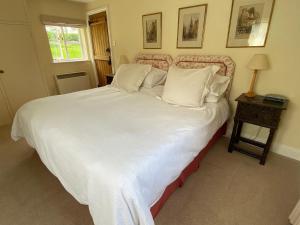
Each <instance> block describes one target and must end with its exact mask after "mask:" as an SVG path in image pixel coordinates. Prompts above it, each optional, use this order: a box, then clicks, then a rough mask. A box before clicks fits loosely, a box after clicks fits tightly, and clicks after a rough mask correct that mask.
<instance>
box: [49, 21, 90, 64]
mask: <svg viewBox="0 0 300 225" xmlns="http://www.w3.org/2000/svg"><path fill="white" fill-rule="evenodd" d="M47 26H49V27H59V29H60V30H59V32H60V34H62V36H63V42H64V49H65V51H66V58H62V59H55V58H54V57H53V54H52V51H51V43H50V40H49V38H48V31H47ZM44 27H45V31H46V34H47V40H48V44H49V50H50V54H51V57H52V63H69V62H82V61H88V60H89V59H88V53H87V45H86V40H85V35H84V33H85V30H84V28H83V27H74V26H62V25H56V24H45V25H44ZM69 27H70V28H76V29H78V31H79V32H78V33H79V43H80V48H81V52H82V57H81V58H76V59H70V57H69V51H68V48H67V42H66V39H65V31H64V28H69ZM58 41H59V40H58ZM59 45H60V48H61V49H63V46H62V45H61V43H59ZM61 53H62V52H61ZM62 54H63V53H62Z"/></svg>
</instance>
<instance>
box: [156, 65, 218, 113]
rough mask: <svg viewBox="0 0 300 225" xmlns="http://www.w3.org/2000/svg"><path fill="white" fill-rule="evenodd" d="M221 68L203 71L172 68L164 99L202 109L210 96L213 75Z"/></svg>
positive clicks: (214, 67)
mask: <svg viewBox="0 0 300 225" xmlns="http://www.w3.org/2000/svg"><path fill="white" fill-rule="evenodd" d="M219 68H220V67H219V66H215V65H213V66H208V67H205V68H203V69H180V68H176V67H171V68H170V69H169V72H168V75H167V81H166V84H165V88H164V92H163V95H162V99H163V100H164V101H166V102H168V103H171V104H176V105H182V106H190V107H200V106H202V105H203V102H204V99H205V97H206V95H207V94H208V92H209V90H208V88H209V86H210V84H211V80H212V77H213V75H214V74H215V73H216V72H217V71H218V70H219Z"/></svg>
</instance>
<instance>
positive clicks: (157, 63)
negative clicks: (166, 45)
mask: <svg viewBox="0 0 300 225" xmlns="http://www.w3.org/2000/svg"><path fill="white" fill-rule="evenodd" d="M135 62H136V63H139V64H150V65H152V66H153V67H155V68H158V69H161V70H165V71H168V70H169V67H170V66H171V65H172V63H173V59H172V57H171V56H170V55H167V54H146V53H140V54H138V55H137V56H136V58H135Z"/></svg>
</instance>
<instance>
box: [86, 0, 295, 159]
mask: <svg viewBox="0 0 300 225" xmlns="http://www.w3.org/2000/svg"><path fill="white" fill-rule="evenodd" d="M203 3H208V12H207V20H206V29H205V35H204V43H203V49H200V50H199V49H192V50H184V49H176V37H177V14H178V8H179V7H184V6H190V5H195V4H203ZM102 6H108V7H109V13H110V22H111V23H110V25H111V32H112V39H113V41H115V43H116V46H115V47H114V49H113V50H114V53H115V55H114V59H115V61H116V62H117V61H118V58H119V55H121V54H125V55H127V56H128V57H129V58H131V59H133V57H134V55H135V54H136V53H137V52H140V51H144V52H160V53H169V54H171V55H173V56H176V55H178V54H223V55H229V56H231V57H232V59H233V60H234V61H235V63H236V72H235V77H234V81H233V87H232V91H231V97H230V99H231V103H232V105H233V106H234V108H235V105H236V104H235V103H234V99H235V98H236V97H238V96H239V94H240V93H242V92H245V91H247V89H248V86H249V84H250V79H251V71H250V70H248V69H247V68H246V64H247V62H248V61H249V59H250V58H251V56H252V55H253V54H256V53H265V54H268V56H269V58H270V62H271V69H270V70H268V71H263V72H262V73H261V74H259V78H258V83H257V85H256V91H257V93H259V94H262V95H263V94H266V93H278V94H282V95H285V96H287V97H288V98H289V99H290V104H289V107H288V110H287V111H286V112H285V113H284V115H283V117H282V121H281V124H280V128H279V130H278V132H277V135H276V137H275V142H276V143H275V144H274V145H273V150H275V151H278V152H280V153H283V154H286V155H288V154H290V155H291V154H296V156H295V157H294V158H297V157H299V156H300V154H299V153H300V139H299V134H298V132H300V117H299V115H300V88H299V83H300V76H299V75H300V74H299V69H295V68H296V67H297V65H298V64H299V63H300V61H299V56H298V54H299V50H300V43H299V40H300V29H299V28H300V19H299V8H300V1H299V0H276V3H275V8H274V11H273V18H272V22H271V27H270V32H269V37H268V41H267V45H266V47H265V48H235V49H229V48H225V45H226V39H227V31H228V25H229V17H230V10H231V0H222V1H220V0H206V1H202V0H151V1H149V0H126V1H120V0H95V1H94V2H91V3H89V4H88V5H87V10H93V9H96V8H99V7H102ZM160 11H161V12H162V13H163V16H162V17H163V21H162V24H163V25H162V26H163V30H162V49H161V50H143V49H142V46H143V45H142V15H143V14H147V13H153V12H160ZM256 131H257V129H256V128H255V129H254V128H252V129H251V128H250V129H248V131H247V133H248V135H250V136H252V135H254V134H255V133H256ZM265 136H266V132H261V135H260V137H259V139H260V138H264V137H265ZM275 148H276V149H275ZM291 152H293V153H291ZM299 159H300V158H299Z"/></svg>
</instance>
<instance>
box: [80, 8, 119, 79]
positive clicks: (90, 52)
mask: <svg viewBox="0 0 300 225" xmlns="http://www.w3.org/2000/svg"><path fill="white" fill-rule="evenodd" d="M101 12H106V19H107V29H108V39H109V47H110V55H111V67H112V72H113V73H115V66H114V51H113V48H112V38H111V37H112V36H111V26H110V13H109V7H108V5H104V6H102V7H100V8H97V9H93V10H90V11H88V12H87V14H86V23H87V39H88V49H89V54H90V59H91V62H92V65H93V70H94V76H95V80H96V82H97V84H98V83H99V80H98V76H97V69H96V64H95V60H94V54H93V44H92V37H91V30H90V26H89V16H91V15H94V14H97V13H101Z"/></svg>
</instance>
